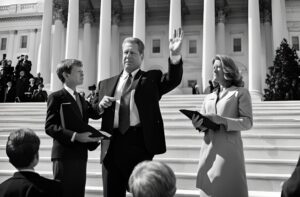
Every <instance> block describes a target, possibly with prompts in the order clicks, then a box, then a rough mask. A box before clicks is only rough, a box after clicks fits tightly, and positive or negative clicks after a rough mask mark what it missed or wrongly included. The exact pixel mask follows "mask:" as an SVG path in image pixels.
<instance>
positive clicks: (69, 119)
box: [60, 103, 110, 151]
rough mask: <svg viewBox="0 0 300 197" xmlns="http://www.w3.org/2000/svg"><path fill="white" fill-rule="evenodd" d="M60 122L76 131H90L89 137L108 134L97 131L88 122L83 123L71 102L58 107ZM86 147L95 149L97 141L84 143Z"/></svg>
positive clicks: (107, 135) (106, 135)
mask: <svg viewBox="0 0 300 197" xmlns="http://www.w3.org/2000/svg"><path fill="white" fill-rule="evenodd" d="M60 118H61V124H62V126H63V127H64V128H65V129H69V130H72V131H76V132H78V133H84V132H91V133H92V134H91V135H90V137H102V138H109V137H110V134H108V133H106V132H103V131H99V130H97V129H95V128H94V127H92V126H90V125H89V124H87V123H85V122H84V121H83V120H82V118H81V117H79V116H78V115H77V114H76V112H75V111H74V109H73V107H72V105H71V103H62V104H61V107H60ZM86 145H87V148H88V149H89V150H90V151H92V150H95V149H96V148H97V147H98V145H99V143H98V142H89V143H86Z"/></svg>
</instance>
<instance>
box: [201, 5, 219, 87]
mask: <svg viewBox="0 0 300 197" xmlns="http://www.w3.org/2000/svg"><path fill="white" fill-rule="evenodd" d="M215 39H216V38H215V0H204V4H203V50H202V51H203V53H202V91H204V89H205V88H206V87H207V86H208V81H209V80H211V79H212V76H213V73H212V72H213V69H212V68H213V67H212V60H213V58H214V57H215V53H216V50H215Z"/></svg>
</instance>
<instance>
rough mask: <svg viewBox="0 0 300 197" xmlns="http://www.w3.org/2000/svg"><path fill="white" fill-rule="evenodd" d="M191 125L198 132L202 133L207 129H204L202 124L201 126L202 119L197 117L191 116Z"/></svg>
mask: <svg viewBox="0 0 300 197" xmlns="http://www.w3.org/2000/svg"><path fill="white" fill-rule="evenodd" d="M192 123H193V125H194V127H195V129H197V130H199V131H203V130H206V129H207V128H206V127H204V126H203V125H202V124H203V118H200V116H199V115H195V114H194V115H193V117H192Z"/></svg>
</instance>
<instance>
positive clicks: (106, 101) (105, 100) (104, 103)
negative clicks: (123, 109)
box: [99, 96, 116, 109]
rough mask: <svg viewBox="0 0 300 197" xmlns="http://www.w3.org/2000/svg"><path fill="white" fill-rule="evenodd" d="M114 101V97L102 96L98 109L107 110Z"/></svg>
mask: <svg viewBox="0 0 300 197" xmlns="http://www.w3.org/2000/svg"><path fill="white" fill-rule="evenodd" d="M115 101H116V98H115V97H110V96H104V97H103V98H102V100H101V101H100V103H99V108H100V109H105V108H108V107H110V106H111V105H112V103H113V102H115Z"/></svg>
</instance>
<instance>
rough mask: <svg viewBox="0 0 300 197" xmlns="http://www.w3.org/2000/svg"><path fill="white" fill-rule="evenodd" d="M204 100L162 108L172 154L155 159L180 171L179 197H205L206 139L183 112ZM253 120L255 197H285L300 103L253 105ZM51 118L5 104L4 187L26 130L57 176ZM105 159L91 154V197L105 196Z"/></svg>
mask: <svg viewBox="0 0 300 197" xmlns="http://www.w3.org/2000/svg"><path fill="white" fill-rule="evenodd" d="M203 98H204V96H203V95H170V96H169V95H166V96H164V97H163V98H162V100H161V102H160V107H161V111H162V115H163V119H164V126H165V134H166V142H167V152H166V153H165V154H162V155H157V156H155V158H154V159H155V160H159V161H162V162H165V163H167V164H168V165H169V166H171V168H172V169H173V170H174V171H175V174H176V177H177V188H178V191H177V194H176V197H196V196H197V197H198V196H199V192H198V190H197V189H196V188H195V179H196V172H197V165H198V156H199V151H200V145H201V141H202V138H203V134H202V133H200V134H199V133H198V131H196V130H195V129H194V128H193V126H192V124H191V121H190V120H188V119H187V118H186V117H185V116H184V115H182V114H181V113H180V112H179V111H178V110H179V109H191V110H197V109H200V107H201V105H202V102H203ZM253 114H254V126H253V128H252V129H251V130H248V131H242V132H241V134H242V138H243V144H244V154H245V159H246V161H245V164H246V171H247V181H248V187H249V196H250V197H277V196H278V197H279V196H280V184H281V183H282V182H283V181H284V180H286V179H287V178H288V177H289V176H290V174H291V172H292V171H293V170H294V168H295V165H296V162H297V159H298V156H299V152H300V121H299V120H300V102H299V101H276V102H253ZM45 117H46V103H9V104H0V182H1V181H2V180H4V179H5V177H9V176H10V175H11V174H12V173H13V172H14V168H13V167H12V166H11V165H10V164H9V163H8V159H7V157H6V154H5V143H6V140H7V136H8V134H9V132H10V131H11V130H14V129H17V128H20V127H29V128H32V129H33V130H34V131H35V132H36V133H37V134H38V135H39V136H40V138H41V148H40V162H39V164H38V166H37V168H36V170H37V171H38V172H40V173H41V174H42V175H44V176H47V177H51V176H52V164H51V161H50V153H51V146H52V139H51V138H50V137H49V136H47V135H46V134H45V131H44V122H45ZM100 123H101V121H100V120H91V121H90V124H91V125H92V126H94V127H95V128H98V129H99V127H100ZM99 155H100V148H98V149H97V150H95V151H92V152H89V160H88V165H87V166H88V170H87V171H88V180H87V187H86V196H88V197H94V196H103V190H102V180H101V164H100V161H99ZM127 196H131V195H130V194H128V195H127Z"/></svg>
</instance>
